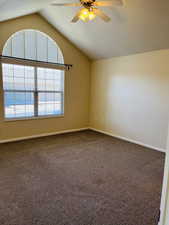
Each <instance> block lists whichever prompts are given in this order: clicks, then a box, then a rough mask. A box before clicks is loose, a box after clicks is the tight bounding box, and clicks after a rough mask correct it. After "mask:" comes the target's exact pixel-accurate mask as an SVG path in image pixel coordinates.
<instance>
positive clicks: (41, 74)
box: [37, 68, 64, 91]
mask: <svg viewBox="0 0 169 225" xmlns="http://www.w3.org/2000/svg"><path fill="white" fill-rule="evenodd" d="M63 79H64V72H63V71H62V70H55V69H46V68H38V69H37V83H38V90H41V91H63V82H64V81H63Z"/></svg>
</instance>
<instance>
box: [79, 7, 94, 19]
mask: <svg viewBox="0 0 169 225" xmlns="http://www.w3.org/2000/svg"><path fill="white" fill-rule="evenodd" d="M95 17H96V15H95V14H94V12H93V11H92V10H89V9H87V8H84V9H82V10H81V11H80V15H79V19H81V20H82V21H84V22H87V21H89V20H93V19H94V18H95Z"/></svg>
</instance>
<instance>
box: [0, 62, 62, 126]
mask: <svg viewBox="0 0 169 225" xmlns="http://www.w3.org/2000/svg"><path fill="white" fill-rule="evenodd" d="M3 64H11V65H22V66H33V67H34V76H35V77H34V82H35V89H34V90H17V89H14V90H5V89H4V83H3V68H2V65H3ZM38 68H44V69H45V68H46V69H55V70H60V71H63V75H62V76H63V77H62V79H63V80H62V82H63V83H62V85H63V88H62V90H61V91H46V90H38V89H37V87H38V85H37V70H38ZM0 70H1V74H2V77H1V79H2V87H1V90H2V98H3V101H2V103H3V118H4V121H7V122H8V121H20V120H21V121H23V120H33V119H47V118H59V117H64V108H65V98H64V96H65V95H64V93H65V71H64V70H63V69H59V68H58V67H57V68H53V67H46V66H44V67H43V65H42V66H41V65H37V66H36V65H29V63H28V64H27V63H24V64H22V63H21V64H20V63H14V62H1V63H0ZM5 92H20V93H33V98H34V115H33V116H23V117H11V118H8V117H6V115H5ZM39 93H59V94H61V114H48V115H38V96H39Z"/></svg>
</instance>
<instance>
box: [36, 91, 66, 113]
mask: <svg viewBox="0 0 169 225" xmlns="http://www.w3.org/2000/svg"><path fill="white" fill-rule="evenodd" d="M61 96H62V95H61V93H39V96H38V115H40V116H42V115H60V114H62V105H61V99H62V97H61Z"/></svg>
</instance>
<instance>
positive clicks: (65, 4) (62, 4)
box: [51, 3, 81, 6]
mask: <svg viewBox="0 0 169 225" xmlns="http://www.w3.org/2000/svg"><path fill="white" fill-rule="evenodd" d="M51 5H52V6H81V3H52V4H51Z"/></svg>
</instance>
